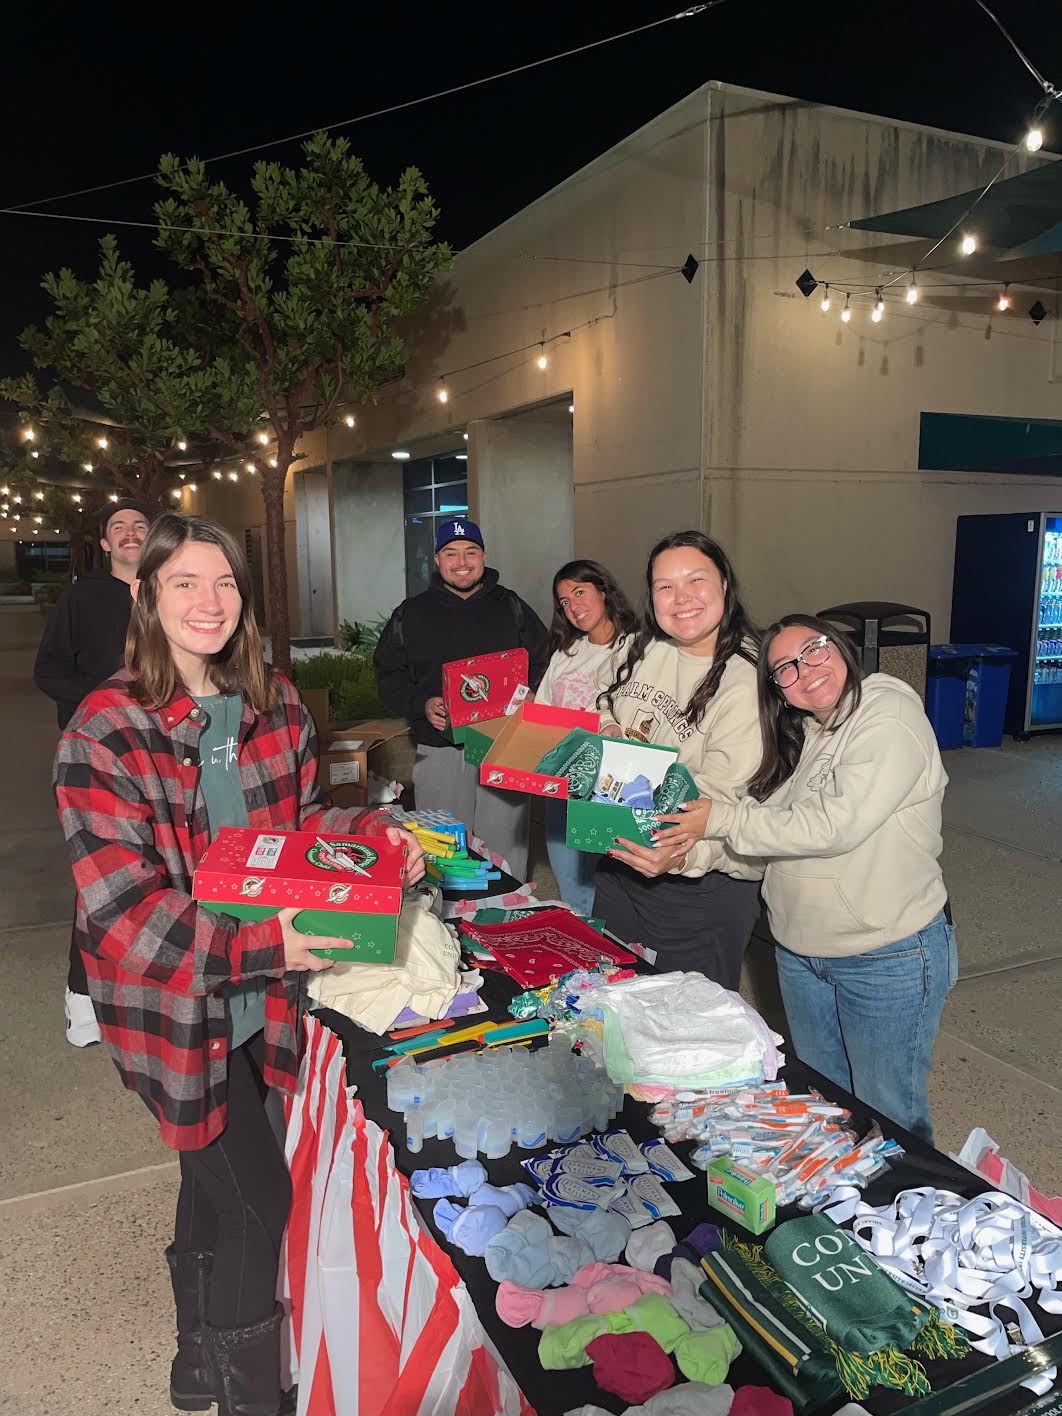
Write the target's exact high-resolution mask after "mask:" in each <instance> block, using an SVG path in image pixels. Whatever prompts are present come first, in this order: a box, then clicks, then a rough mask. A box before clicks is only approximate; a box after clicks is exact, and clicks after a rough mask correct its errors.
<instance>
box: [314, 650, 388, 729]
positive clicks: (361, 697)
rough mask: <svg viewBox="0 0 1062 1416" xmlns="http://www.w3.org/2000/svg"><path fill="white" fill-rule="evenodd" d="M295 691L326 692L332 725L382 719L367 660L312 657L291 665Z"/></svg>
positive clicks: (350, 656)
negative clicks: (359, 720)
mask: <svg viewBox="0 0 1062 1416" xmlns="http://www.w3.org/2000/svg"><path fill="white" fill-rule="evenodd" d="M292 671H293V677H294V679H295V687H296V688H327V689H328V690H329V703H330V706H331V716H332V718H333V720H334V721H336V722H347V721H349V720H351V719H359V718H385V717H387V716H388V714H387V709H386V708H385V707H384V705H383V704H382V703H381V702H380V699H379V695H378V694H377V692H376V675H375V674H374V673H373V668H372V661H371V659H366V658H363V657H361V656H359V655H354V654H312V655H311V656H310V657H309V658H308V659H296V660H295V663H294V664H293V665H292Z"/></svg>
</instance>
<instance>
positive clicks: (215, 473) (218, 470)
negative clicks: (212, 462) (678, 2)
mask: <svg viewBox="0 0 1062 1416" xmlns="http://www.w3.org/2000/svg"><path fill="white" fill-rule="evenodd" d="M210 475H211V477H213V479H214V481H215V482H220V481H221V468H220V467H215V468H214V470H213V472H211V474H210Z"/></svg>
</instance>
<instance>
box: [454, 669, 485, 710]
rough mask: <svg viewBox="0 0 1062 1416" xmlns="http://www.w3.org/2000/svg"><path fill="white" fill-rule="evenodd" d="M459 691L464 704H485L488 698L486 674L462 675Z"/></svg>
mask: <svg viewBox="0 0 1062 1416" xmlns="http://www.w3.org/2000/svg"><path fill="white" fill-rule="evenodd" d="M459 691H460V694H461V697H462V698H463V699H464V701H465V702H466V703H486V701H487V699H488V697H489V696H490V679H489V678H488V677H487V675H486V674H462V675H461V688H460V690H459Z"/></svg>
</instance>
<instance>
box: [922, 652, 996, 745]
mask: <svg viewBox="0 0 1062 1416" xmlns="http://www.w3.org/2000/svg"><path fill="white" fill-rule="evenodd" d="M1016 658H1017V653H1016V651H1015V650H1013V649H1007V648H1006V647H1005V646H1004V645H1002V644H932V645H930V649H929V676H928V679H927V681H926V713H927V714H928V715H929V721H930V722H931V723H932V724H933V731H934V733H935V734H936V738H937V744H938V746H939V747H940V750H941V751H942V752H945V751H947V750H948V749H949V748H956V747H999V746H1000V744H1001V743H1002V741H1003V714H1004V712H1005V710H1006V706H1007V691H1008V689H1009V688H1010V666H1011V660H1012V659H1016Z"/></svg>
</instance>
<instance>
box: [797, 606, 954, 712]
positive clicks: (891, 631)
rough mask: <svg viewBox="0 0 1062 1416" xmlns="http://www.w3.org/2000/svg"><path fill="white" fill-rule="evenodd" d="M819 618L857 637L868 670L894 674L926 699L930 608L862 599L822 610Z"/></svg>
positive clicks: (863, 662)
mask: <svg viewBox="0 0 1062 1416" xmlns="http://www.w3.org/2000/svg"><path fill="white" fill-rule="evenodd" d="M819 618H820V619H824V620H829V621H830V623H831V624H836V625H837V626H838V627H839V628H841V629H843V630H844V631H845V632H846V633H847V634H848V635H849V637H850V638H851V639H853V640H854V641H855V643H856V645H857V646H858V648H859V651H860V652H859V657H860V659H861V660H862V664H863V672H864V673H866V674H873V673H878V672H879V671H880V672H881V673H883V674H892V676H893V678H898V679H902V680H903V682H904V683H907V684H910V685H911V687H912V688H913V689H914V691H915V692H916V693H917V694H918V696H919V697H920V698H921V700H922V702H923V703H924V702H925V701H926V676H927V666H928V661H929V611H928V610H920V609H918V608H916V606H914V605H897V604H895V603H893V602H892V601H891V600H858V601H856V602H854V603H853V604H850V605H831V607H830V608H829V609H828V610H820V611H819Z"/></svg>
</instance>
